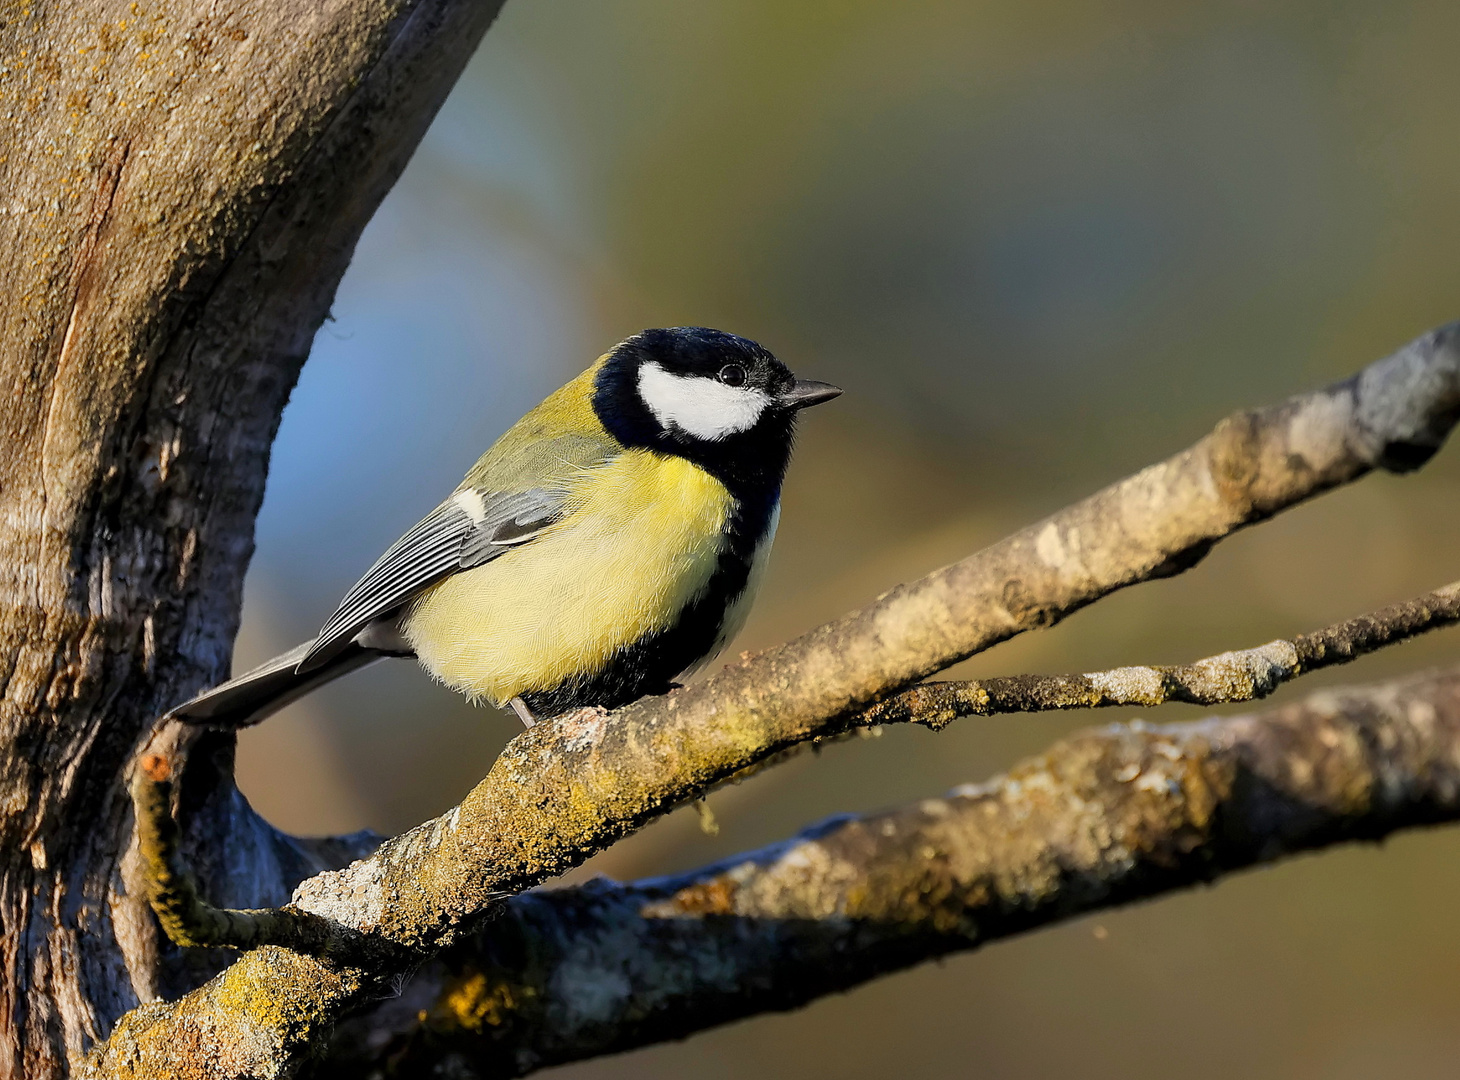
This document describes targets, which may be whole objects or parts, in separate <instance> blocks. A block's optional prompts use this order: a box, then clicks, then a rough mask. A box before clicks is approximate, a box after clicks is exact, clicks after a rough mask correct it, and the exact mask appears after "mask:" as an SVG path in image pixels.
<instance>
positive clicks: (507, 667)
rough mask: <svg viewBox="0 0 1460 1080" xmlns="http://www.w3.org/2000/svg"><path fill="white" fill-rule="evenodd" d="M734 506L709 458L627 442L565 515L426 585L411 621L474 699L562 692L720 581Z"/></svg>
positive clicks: (426, 655)
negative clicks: (518, 543)
mask: <svg viewBox="0 0 1460 1080" xmlns="http://www.w3.org/2000/svg"><path fill="white" fill-rule="evenodd" d="M732 505H733V499H732V496H731V495H730V493H729V492H728V491H727V490H726V489H725V486H724V485H723V484H721V483H720V482H719V481H718V480H716V479H715V478H714V477H712V476H710V475H709V474H708V473H706V472H705V471H704V470H702V469H700V468H698V467H697V466H694V465H691V464H690V463H689V462H687V461H684V460H683V459H680V458H671V457H660V456H658V455H654V454H651V453H649V452H647V451H643V450H628V451H625V452H624V453H622V454H620V455H619V456H618V457H616V458H614V459H613V460H612V461H609V462H607V463H605V464H603V465H600V466H595V467H594V468H593V469H591V470H588V471H587V472H586V473H585V474H584V477H583V479H582V480H580V481H578V482H577V483H576V484H575V485H574V488H573V490H572V491H571V492H570V499H569V512H568V513H567V514H566V515H565V516H564V518H563V520H562V521H560V522H558V523H557V524H556V525H553V526H551V527H550V528H549V529H547V530H546V531H545V532H543V533H542V534H541V535H540V536H538V537H537V538H536V539H534V540H532V541H530V542H529V543H527V544H524V545H523V546H522V547H520V548H513V549H511V550H509V551H507V552H506V553H505V554H503V555H501V556H500V557H498V558H497V559H494V560H493V561H492V562H489V563H487V564H485V565H483V566H480V567H477V568H475V569H473V570H467V571H464V572H463V573H460V574H455V575H453V576H452V577H449V578H447V579H446V580H444V581H442V582H441V583H440V584H439V585H436V586H434V587H433V588H431V589H429V590H428V591H426V592H425V593H423V594H422V596H421V597H420V599H418V600H417V601H416V603H415V604H414V605H413V606H412V608H411V610H410V613H409V614H408V615H407V616H406V618H405V620H403V623H402V630H403V631H404V632H405V636H406V638H407V640H409V641H410V643H411V646H412V647H413V648H414V649H415V650H416V655H417V656H418V657H419V658H420V661H421V663H422V665H423V666H424V667H425V668H426V670H428V671H429V672H431V674H432V675H434V676H435V677H436V678H438V679H440V680H441V681H442V682H444V683H446V684H447V685H448V686H451V687H454V688H455V689H457V690H460V691H462V692H463V693H466V694H470V695H471V696H472V697H474V698H485V699H487V700H490V701H494V702H496V703H497V704H499V705H500V704H503V703H505V702H507V701H510V700H511V699H512V698H514V697H517V696H519V695H521V694H530V693H534V692H543V691H547V690H551V689H552V688H554V687H556V686H557V685H558V684H560V683H561V682H563V680H564V679H567V678H569V677H571V676H573V675H576V674H591V673H593V672H597V671H599V670H601V669H602V668H603V667H604V666H605V665H606V664H607V662H608V661H609V659H610V658H611V657H612V656H613V655H614V653H615V652H617V651H618V650H620V649H623V648H625V647H626V646H628V645H631V644H633V643H634V642H636V641H638V640H639V639H641V638H643V637H645V636H646V635H648V634H651V633H654V632H656V631H660V630H664V629H666V628H668V627H669V626H671V625H672V624H673V622H674V620H675V618H676V617H677V616H678V614H679V613H680V611H681V610H682V609H683V608H684V606H685V605H686V604H688V603H689V602H690V601H691V600H693V599H694V598H695V597H696V596H698V595H699V594H701V593H703V592H704V590H705V588H706V587H707V585H708V584H709V581H710V578H711V575H712V574H713V573H714V570H715V566H716V561H717V559H718V557H719V554H720V548H721V544H722V537H723V526H724V523H725V520H726V518H727V517H728V516H729V514H730V511H731V509H732Z"/></svg>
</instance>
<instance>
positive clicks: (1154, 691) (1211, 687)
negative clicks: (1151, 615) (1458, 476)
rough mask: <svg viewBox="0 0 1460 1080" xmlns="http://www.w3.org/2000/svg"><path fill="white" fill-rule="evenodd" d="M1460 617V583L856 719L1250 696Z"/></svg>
mask: <svg viewBox="0 0 1460 1080" xmlns="http://www.w3.org/2000/svg"><path fill="white" fill-rule="evenodd" d="M1456 622H1460V582H1453V583H1452V584H1449V585H1446V586H1444V587H1443V588H1439V589H1436V590H1434V591H1433V592H1428V593H1425V594H1424V595H1423V596H1417V597H1415V598H1414V599H1413V600H1406V601H1405V602H1404V603H1401V604H1392V605H1390V606H1389V607H1386V608H1383V609H1381V610H1379V611H1374V612H1371V613H1369V614H1367V615H1360V616H1358V617H1357V618H1353V619H1348V620H1346V621H1344V622H1341V623H1335V624H1333V625H1332V626H1326V627H1324V628H1323V629H1322V630H1317V631H1314V632H1313V633H1311V634H1299V635H1298V636H1297V637H1294V638H1291V639H1279V640H1277V641H1269V642H1268V643H1267V644H1266V645H1259V646H1257V647H1256V648H1254V649H1240V650H1237V651H1235V652H1225V653H1222V654H1221V655H1219V656H1209V657H1207V658H1206V659H1204V660H1198V661H1196V662H1195V663H1192V664H1177V665H1169V666H1167V665H1151V666H1139V667H1123V668H1115V669H1114V670H1112V671H1096V672H1089V673H1086V674H1083V675H1006V676H996V677H994V678H990V679H970V680H966V681H960V682H937V683H925V684H924V685H922V686H915V687H913V688H912V689H911V690H905V691H903V692H902V693H900V694H897V695H895V696H893V697H890V698H888V699H887V700H886V701H880V702H878V703H877V704H876V705H873V706H872V707H871V708H870V709H868V710H867V711H866V712H865V713H863V714H862V716H861V717H860V718H859V722H860V723H865V724H900V723H913V724H922V725H924V726H926V727H930V728H933V729H934V730H938V729H940V728H942V727H945V726H947V725H948V724H950V723H952V722H953V721H954V720H956V719H958V718H959V717H962V716H993V715H995V714H997V713H1019V712H1044V711H1046V710H1050V709H1099V708H1106V707H1108V706H1112V705H1145V706H1154V705H1164V704H1166V703H1167V702H1170V701H1181V702H1186V703H1188V704H1191V705H1222V704H1227V703H1231V702H1238V701H1253V700H1255V699H1258V698H1264V697H1267V696H1268V695H1269V694H1271V693H1272V692H1273V691H1274V690H1276V689H1277V688H1278V687H1279V686H1281V685H1283V684H1284V683H1286V682H1290V681H1292V680H1293V679H1296V678H1298V677H1299V676H1300V675H1306V674H1308V673H1309V672H1311V671H1318V670H1319V669H1321V668H1326V667H1332V666H1334V665H1336V664H1347V663H1348V662H1349V661H1351V660H1355V659H1357V658H1358V657H1360V656H1363V655H1365V654H1367V653H1371V652H1374V651H1375V650H1376V649H1382V648H1383V647H1384V646H1386V645H1393V644H1396V643H1397V642H1401V641H1406V640H1408V639H1409V638H1412V637H1414V636H1416V635H1418V634H1423V633H1425V632H1426V631H1429V630H1434V629H1436V628H1438V627H1441V626H1451V625H1453V624H1454V623H1456Z"/></svg>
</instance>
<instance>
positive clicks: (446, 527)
mask: <svg viewBox="0 0 1460 1080" xmlns="http://www.w3.org/2000/svg"><path fill="white" fill-rule="evenodd" d="M565 499H566V493H565V492H563V491H562V490H559V489H550V488H532V489H531V490H528V491H512V492H483V491H478V490H475V489H473V488H463V489H461V490H460V491H458V492H456V494H454V495H453V496H452V497H451V498H449V499H447V500H446V501H445V502H444V503H442V504H441V505H440V506H438V507H436V509H434V510H432V511H431V512H430V513H429V514H427V515H426V516H425V517H424V518H422V519H421V520H420V521H419V522H418V523H417V524H416V525H415V526H414V527H413V528H412V529H411V530H410V531H409V532H407V533H406V534H405V535H404V536H402V537H401V538H400V539H399V540H397V541H396V542H395V543H394V544H392V545H390V547H389V548H387V549H386V552H385V554H384V555H382V556H381V557H380V558H379V559H378V560H377V561H376V563H375V565H374V566H372V567H371V568H370V569H369V570H368V571H367V572H366V574H365V576H364V577H362V578H361V579H360V580H359V581H357V582H356V583H355V584H354V585H353V586H352V587H351V588H350V591H349V592H347V593H346V594H345V598H344V599H343V600H341V601H340V606H339V607H338V608H337V609H336V610H335V613H334V614H333V615H331V616H330V617H329V621H328V622H326V623H325V624H324V627H323V628H322V629H321V630H320V632H319V634H318V636H317V637H315V639H314V643H313V644H312V645H311V646H310V648H309V651H308V652H306V653H305V654H304V658H303V659H302V660H300V662H299V666H298V668H296V669H295V670H297V671H299V672H301V673H302V672H306V671H310V670H312V669H314V668H317V667H319V666H320V665H322V664H325V663H327V662H328V661H329V660H330V659H331V658H332V657H333V656H334V655H335V654H336V653H338V652H339V651H340V650H342V649H344V648H346V647H347V646H348V645H349V644H350V642H351V641H353V640H354V638H355V635H356V634H358V633H359V632H360V631H361V630H363V629H365V627H366V626H368V625H370V623H372V622H374V621H375V620H376V619H378V618H380V617H381V616H383V615H389V614H390V613H391V612H393V611H395V610H397V609H398V608H400V607H402V606H403V605H405V604H406V603H407V602H408V601H410V599H411V598H412V597H414V596H415V595H416V594H417V593H419V592H420V591H421V590H423V589H426V588H429V587H430V586H432V585H434V584H436V582H438V581H440V580H441V579H442V578H445V577H448V576H450V575H451V574H454V573H456V572H457V571H460V570H466V569H470V568H471V567H473V566H480V565H481V564H482V563H486V562H490V561H491V560H492V559H495V558H496V557H497V556H499V555H501V554H502V553H503V552H505V551H507V550H508V549H509V548H512V547H516V546H518V545H520V544H524V543H526V542H528V541H529V540H531V539H532V538H533V537H535V536H537V535H538V533H540V532H542V530H543V529H545V528H547V527H548V526H549V525H551V524H552V523H553V522H554V521H557V520H558V519H559V518H560V517H561V516H562V514H563V510H564V502H565Z"/></svg>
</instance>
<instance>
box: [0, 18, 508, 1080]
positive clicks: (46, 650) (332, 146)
mask: <svg viewBox="0 0 1460 1080" xmlns="http://www.w3.org/2000/svg"><path fill="white" fill-rule="evenodd" d="M499 7H500V2H499V0H495V2H488V0H482V2H467V0H279V2H274V3H262V2H257V0H254V2H245V3H240V4H237V5H232V6H229V7H226V8H220V7H219V6H218V5H216V4H213V3H210V2H206V0H170V2H168V3H165V4H159V3H155V2H152V0H144V2H140V3H131V4H128V3H122V2H108V0H67V2H66V3H53V4H36V5H26V6H24V7H20V6H11V7H10V8H9V10H8V11H7V13H6V15H5V16H4V19H3V22H0V80H3V81H0V102H3V105H4V109H5V114H6V116H5V124H4V126H3V128H0V192H3V195H0V200H3V203H0V275H3V280H4V281H5V282H6V286H7V303H6V304H5V305H4V306H3V307H0V425H3V430H4V432H5V439H4V442H3V444H0V521H3V528H0V665H3V668H0V676H3V682H0V688H3V689H0V925H3V928H4V937H3V944H0V1075H6V1076H22V1075H23V1076H25V1077H28V1078H31V1080H41V1078H44V1077H49V1076H59V1075H62V1074H64V1073H65V1072H66V1071H67V1068H68V1063H75V1062H76V1061H78V1060H79V1059H80V1056H81V1055H82V1054H83V1053H84V1052H85V1051H86V1050H87V1049H88V1047H89V1045H90V1044H91V1043H92V1042H93V1041H94V1040H96V1039H98V1038H101V1037H103V1036H105V1035H106V1033H107V1032H108V1031H109V1030H110V1029H111V1027H112V1025H113V1023H114V1022H115V1020H116V1019H117V1017H119V1016H120V1015H121V1014H122V1013H123V1012H125V1011H126V1010H127V1009H129V1008H131V1007H132V1006H133V1005H135V1004H136V1003H137V1002H138V1000H145V999H147V998H149V997H152V996H153V995H155V994H157V993H159V992H166V991H171V992H177V991H178V990H180V989H182V988H184V987H189V986H193V985H196V982H197V979H198V976H199V973H200V972H199V970H198V966H199V963H198V960H197V959H196V958H194V957H187V958H183V957H180V956H179V955H178V954H177V952H176V950H172V949H168V948H159V946H158V944H157V941H156V933H155V929H154V927H155V924H154V923H153V920H152V918H151V915H150V913H149V912H147V911H146V910H145V905H144V906H139V905H141V904H142V903H143V902H142V901H141V900H140V897H139V896H138V895H137V893H136V891H135V889H133V888H129V887H128V885H127V884H126V881H125V878H126V874H125V873H124V866H123V862H124V853H126V852H127V851H128V848H129V841H130V835H131V820H130V817H131V814H130V803H129V800H128V797H127V785H126V783H125V776H124V771H125V769H126V767H127V763H128V762H129V761H130V760H131V758H132V756H133V753H134V751H135V750H136V747H137V745H138V742H139V740H140V739H141V738H142V737H144V735H145V734H146V733H147V732H148V731H149V729H150V727H151V724H152V722H153V718H154V717H156V716H157V715H158V714H159V713H160V712H161V711H162V710H164V709H165V708H167V707H168V706H170V705H173V704H176V703H177V702H178V701H180V700H183V699H185V698H186V697H188V696H189V695H190V694H192V693H193V692H194V691H196V690H198V689H199V688H201V687H203V686H205V685H208V684H210V683H212V682H215V681H217V680H218V679H220V678H222V677H223V676H224V675H225V674H226V672H227V670H228V665H229V655H230V652H231V649H232V641H233V635H234V632H235V630H236V629H237V622H238V614H239V602H240V592H241V587H242V582H243V575H244V570H245V568H246V566H247V563H248V558H249V555H250V554H251V551H252V534H253V521H254V516H255V514H256V513H257V511H258V508H259V504H260V502H261V500H262V496H263V490H264V478H265V473H266V470H267V466H268V458H269V446H270V443H271V441H272V439H273V436H274V432H275V430H276V428H277V426H278V422H279V416H280V412H281V410H282V409H283V406H284V404H285V401H286V400H287V397H288V394H289V391H290V389H291V387H292V386H293V384H294V381H295V378H296V376H297V374H298V371H299V366H300V364H301V363H302V362H303V360H304V357H305V355H306V354H307V353H308V350H309V345H310V342H311V340H312V338H313V335H314V332H315V330H316V328H317V327H318V326H319V324H320V322H321V321H322V320H323V318H324V316H325V315H326V314H327V312H328V308H329V304H330V301H331V299H332V297H333V295H334V291H335V287H336V285H337V283H338V281H339V279H340V276H341V274H342V273H343V272H344V269H345V266H346V264H347V262H348V261H349V258H350V254H351V252H352V250H353V248H354V245H355V241H356V239H357V238H358V236H359V234H360V231H361V230H362V228H363V227H364V225H365V223H366V221H367V220H368V219H369V217H370V215H371V213H372V212H373V211H374V209H375V207H376V205H377V204H378V203H379V201H380V199H381V198H382V197H383V196H384V194H385V192H386V191H387V190H388V189H389V187H390V185H391V184H392V183H393V182H394V180H395V179H396V177H397V176H398V175H399V173H400V171H401V169H402V168H403V167H404V165H405V163H406V161H407V159H408V158H409V155H410V153H411V151H412V150H413V149H414V147H415V145H416V143H417V142H418V140H419V139H420V137H421V135H422V134H423V133H424V131H425V128H426V126H427V124H428V123H429V121H430V119H431V117H432V116H433V115H434V113H435V111H436V109H437V108H438V107H439V105H440V103H441V102H442V100H443V99H444V97H445V95H446V93H447V91H448V90H449V89H450V87H451V85H452V83H453V82H454V80H455V78H456V76H457V74H458V72H459V71H460V69H461V68H462V66H463V65H464V64H465V62H466V60H467V59H468V58H469V56H470V54H471V52H472V50H473V48H474V47H475V44H476V42H477V40H478V39H479V38H480V36H481V34H482V33H483V32H484V31H485V29H486V27H487V25H488V24H489V23H490V21H491V19H492V18H493V16H494V15H495V13H496V11H497V9H498V8H499ZM231 756H232V743H231V738H230V737H216V736H215V737H212V738H209V739H205V740H203V741H202V742H201V743H200V744H199V745H198V746H197V747H195V748H194V752H193V753H192V755H191V761H192V764H191V766H190V768H192V769H195V770H202V771H204V772H210V773H211V774H212V778H211V781H210V782H208V783H201V782H200V783H199V784H197V785H196V790H198V791H202V792H207V793H208V795H209V797H208V799H207V800H205V801H204V802H203V803H200V804H199V805H193V806H187V807H184V808H183V809H184V810H185V812H186V815H187V817H188V818H189V819H190V821H191V823H192V824H191V825H190V832H191V833H192V834H194V835H197V836H199V837H207V838H208V840H209V841H211V842H214V843H216V842H218V841H219V840H220V839H223V838H222V837H220V836H219V835H218V832H219V830H223V831H227V832H234V831H238V830H242V831H243V832H244V833H246V834H247V835H244V836H242V837H233V839H235V840H239V841H240V842H241V847H235V852H237V851H239V850H242V851H244V852H246V853H247V855H248V857H249V859H251V860H252V862H253V864H254V868H256V869H257V870H258V873H256V874H248V873H243V874H240V873H236V872H235V873H231V874H228V875H226V876H224V875H220V874H218V873H216V872H213V873H209V870H210V858H199V859H198V860H197V865H198V867H199V869H200V870H201V871H202V872H203V876H204V878H205V880H206V881H207V883H208V884H209V885H211V886H216V887H217V888H218V889H219V890H220V892H221V893H223V894H225V895H230V896H232V897H233V898H234V899H240V900H241V899H251V900H252V901H253V902H256V903H277V902H278V901H279V900H280V899H282V896H281V890H282V891H283V892H284V893H285V894H286V893H287V888H288V885H289V884H291V883H292V881H291V880H290V879H293V880H297V875H298V873H300V872H302V871H303V870H304V869H305V868H307V867H309V866H311V865H312V866H313V867H314V868H318V867H319V866H321V865H325V863H324V862H321V861H318V860H317V858H316V856H317V854H318V853H317V852H310V851H308V850H306V849H304V848H301V847H297V846H293V845H290V844H288V843H286V842H284V841H283V840H281V839H278V838H275V837H274V836H273V835H272V834H270V833H269V832H268V831H266V830H263V829H261V828H259V827H257V826H251V825H250V819H249V816H248V815H247V814H244V813H242V812H235V811H239V805H238V804H239V797H238V796H237V795H236V793H234V792H233V791H232V788H231V781H230V779H229V774H230V770H231ZM224 811H227V812H224ZM210 819H211V821H212V823H213V826H212V828H210V827H209V821H210ZM222 850H223V851H226V850H228V849H227V848H226V847H225V848H223V849H222ZM219 858H221V855H220V854H219V849H217V848H214V849H213V854H212V856H211V861H212V862H214V863H216V861H217V860H218V859H219ZM286 866H287V870H288V872H281V868H282V867H286ZM213 869H216V867H214V868H213ZM248 893H252V894H253V895H252V896H251V897H244V896H239V895H237V894H248ZM213 963H214V964H216V961H214V962H213ZM202 966H203V967H204V968H206V967H208V966H210V965H209V963H207V962H204V963H203V964H202Z"/></svg>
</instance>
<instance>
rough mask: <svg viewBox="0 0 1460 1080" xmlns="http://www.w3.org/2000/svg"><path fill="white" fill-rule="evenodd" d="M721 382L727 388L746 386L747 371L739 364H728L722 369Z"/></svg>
mask: <svg viewBox="0 0 1460 1080" xmlns="http://www.w3.org/2000/svg"><path fill="white" fill-rule="evenodd" d="M720 381H721V382H722V383H724V384H725V385H726V386H744V385H745V369H744V368H743V367H741V366H740V365H739V364H726V365H725V366H724V367H722V368H721V369H720Z"/></svg>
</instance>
